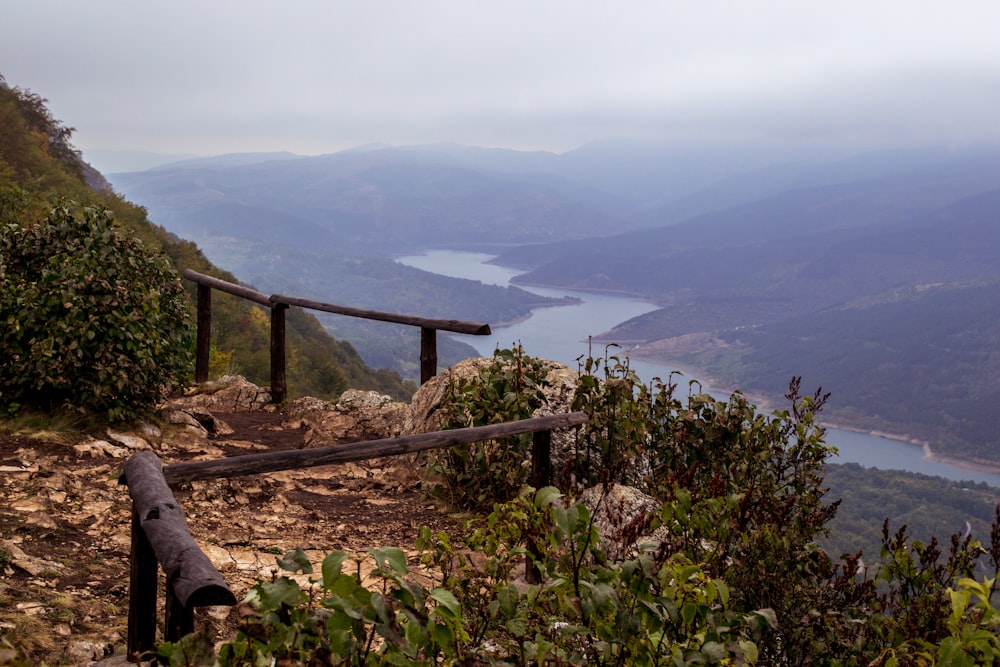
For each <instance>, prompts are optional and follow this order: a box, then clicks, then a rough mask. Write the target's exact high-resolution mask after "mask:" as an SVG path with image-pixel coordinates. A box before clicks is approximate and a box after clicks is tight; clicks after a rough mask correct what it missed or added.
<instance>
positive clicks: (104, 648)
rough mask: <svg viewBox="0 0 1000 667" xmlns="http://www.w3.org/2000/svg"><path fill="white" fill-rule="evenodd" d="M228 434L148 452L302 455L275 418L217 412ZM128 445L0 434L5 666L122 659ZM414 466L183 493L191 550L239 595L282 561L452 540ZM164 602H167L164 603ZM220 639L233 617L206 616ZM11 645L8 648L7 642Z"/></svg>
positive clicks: (298, 439) (331, 470)
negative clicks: (16, 654)
mask: <svg viewBox="0 0 1000 667" xmlns="http://www.w3.org/2000/svg"><path fill="white" fill-rule="evenodd" d="M213 415H214V416H215V417H216V418H218V419H220V420H221V421H222V422H224V423H225V424H227V425H228V426H229V428H231V429H232V432H226V433H220V434H217V435H214V436H212V437H211V438H209V439H207V440H206V439H200V440H199V439H190V438H187V439H186V438H182V437H176V438H174V437H171V436H169V435H164V436H163V437H162V442H153V440H152V439H151V441H150V442H151V446H152V448H153V450H154V451H156V452H157V453H158V454H159V455H160V457H161V459H163V461H164V464H169V463H174V462H178V461H183V460H191V459H194V458H217V457H219V456H236V455H240V454H246V453H250V452H255V451H272V450H278V449H289V448H299V447H302V446H303V438H304V431H303V430H301V429H297V428H287V427H286V425H284V424H283V417H282V415H280V414H276V413H267V412H244V413H213ZM129 454H130V451H129V450H128V448H127V447H123V446H121V445H120V444H119V443H115V442H113V441H101V440H97V441H95V440H92V439H87V438H76V439H72V440H65V439H60V438H55V437H41V438H28V437H24V436H16V435H12V434H11V433H9V432H5V431H3V430H0V498H2V502H0V665H2V664H5V656H6V657H7V658H9V657H10V656H11V655H12V647H11V646H12V645H13V646H14V647H16V648H17V649H18V650H20V651H21V652H23V653H24V654H25V656H26V657H27V659H28V664H34V663H38V662H41V661H45V662H48V663H49V664H54V663H55V664H59V663H62V664H67V663H68V664H90V662H91V661H92V660H94V659H99V658H102V657H106V656H108V655H112V654H116V655H121V654H123V653H124V638H125V636H126V613H127V608H128V556H129V539H130V538H129V517H130V512H131V504H130V499H129V497H128V492H127V489H126V488H125V487H123V486H120V485H119V484H118V482H117V478H118V475H119V473H120V471H121V466H122V464H123V463H124V460H125V457H126V456H127V455H129ZM421 484H422V477H421V474H420V472H419V466H416V465H414V462H413V461H412V460H399V459H396V460H375V461H370V462H364V463H361V464H344V465H338V466H325V467H320V468H311V469H308V470H299V471H284V472H279V473H272V474H268V475H253V476H247V477H241V478H235V479H231V480H215V481H206V482H193V483H190V484H185V485H181V486H180V487H179V488H177V489H175V496H176V497H177V499H178V501H179V502H180V503H181V505H182V507H183V508H184V510H185V513H186V516H187V518H188V524H189V527H190V529H191V533H192V534H193V535H194V537H195V540H196V541H198V543H199V545H201V546H202V549H203V550H204V551H205V552H206V553H207V554H208V555H209V557H210V558H211V559H212V560H213V562H215V564H216V566H217V567H219V569H220V571H221V572H222V574H223V576H224V577H225V578H226V581H227V583H228V584H229V585H230V587H231V588H232V589H233V592H234V593H235V594H236V596H237V598H241V597H242V596H243V595H245V593H246V591H247V590H248V589H249V587H250V586H252V585H253V583H254V582H255V581H256V579H257V578H258V577H264V578H267V577H270V576H271V572H272V571H274V570H275V569H276V568H275V556H276V555H280V554H283V553H285V552H286V551H288V550H290V549H293V548H295V547H302V548H303V549H305V550H306V552H307V554H309V556H310V558H311V560H312V561H313V563H314V564H315V565H317V566H318V564H319V562H320V561H321V560H322V558H323V556H325V555H326V554H327V553H329V552H330V551H333V550H343V551H346V552H348V553H350V554H352V555H358V556H362V555H364V554H365V552H366V549H367V548H369V547H382V546H389V545H392V546H399V547H402V548H403V549H404V550H406V551H407V554H408V556H410V563H411V565H412V566H413V567H414V577H416V578H423V575H422V574H421V572H420V569H419V563H418V555H417V554H416V552H415V551H413V544H414V540H415V539H416V536H417V533H418V530H419V529H420V527H421V526H425V525H426V526H430V527H431V528H432V529H433V530H435V531H439V530H446V531H448V532H449V533H453V534H454V533H456V532H457V531H459V530H460V525H459V522H458V521H457V520H455V519H454V518H452V517H450V516H449V515H448V514H446V513H444V512H442V511H440V510H439V509H438V507H436V506H435V504H434V503H433V502H431V501H429V500H428V499H427V498H426V497H425V496H424V495H423V494H422V493H421ZM160 599H161V601H162V595H161V597H160ZM199 622H204V623H209V624H213V625H214V626H215V627H216V630H217V632H218V635H219V636H220V637H221V636H225V635H226V634H227V633H230V632H232V628H233V622H232V620H231V619H230V617H229V614H228V610H227V609H221V610H210V613H205V614H201V616H200V619H199ZM5 641H6V643H7V645H5V644H4V642H5Z"/></svg>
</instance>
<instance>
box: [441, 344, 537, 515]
mask: <svg viewBox="0 0 1000 667" xmlns="http://www.w3.org/2000/svg"><path fill="white" fill-rule="evenodd" d="M545 376H546V371H545V368H544V362H543V361H542V360H541V359H537V358H534V357H529V356H527V355H526V354H524V349H523V348H522V347H521V346H520V345H518V346H517V347H515V348H512V349H509V350H507V349H501V350H497V351H496V352H495V353H494V355H493V361H492V363H490V365H489V366H487V367H486V368H484V369H483V370H482V371H481V372H480V373H479V375H477V376H476V377H474V378H471V379H465V378H461V379H459V380H458V381H455V382H452V383H451V384H450V385H449V387H448V390H449V396H448V400H447V401H446V402H445V404H444V410H445V411H446V415H445V422H444V428H446V429H447V428H465V427H468V426H487V425H489V424H501V423H503V422H506V421H516V420H519V419H527V418H529V417H531V416H532V415H533V414H534V412H535V410H537V409H538V408H539V407H540V406H541V405H543V403H544V402H545V397H544V395H543V393H542V390H543V388H544V386H545V383H546V380H545ZM433 458H434V470H435V471H436V472H437V473H439V474H440V475H441V477H442V478H443V481H444V484H443V485H442V486H441V487H440V490H441V491H442V493H443V494H444V495H445V496H446V497H447V499H448V500H449V502H451V503H452V504H454V505H456V506H458V507H462V508H465V509H476V510H480V511H485V512H488V511H489V510H490V508H492V507H493V503H496V502H505V501H507V500H510V499H511V498H513V497H515V496H516V495H517V493H518V491H520V489H521V487H522V486H523V485H524V484H525V483H526V482H527V481H528V474H529V472H530V461H531V434H530V433H529V434H526V435H521V436H515V437H512V438H504V439H502V440H496V441H490V442H478V443H473V444H470V445H458V446H455V447H450V448H448V449H443V450H439V451H437V452H436V453H435V455H434V457H433Z"/></svg>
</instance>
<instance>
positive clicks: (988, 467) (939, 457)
mask: <svg viewBox="0 0 1000 667" xmlns="http://www.w3.org/2000/svg"><path fill="white" fill-rule="evenodd" d="M631 356H634V357H635V358H637V359H640V360H644V361H648V362H650V363H656V364H661V365H674V366H677V371H678V372H680V373H682V374H683V375H685V376H686V377H689V378H691V379H693V380H697V381H698V382H699V383H701V385H702V387H703V388H705V390H706V391H710V392H715V393H717V394H725V395H732V394H733V393H734V390H731V389H722V388H721V387H720V384H721V383H720V382H719V381H718V379H717V378H714V377H712V376H711V375H710V374H708V373H703V372H701V371H700V370H699V369H696V368H693V367H691V366H685V367H681V366H679V365H677V364H675V363H673V361H672V360H669V359H667V360H664V359H662V358H659V357H657V356H656V355H642V354H632V355H631ZM739 392H740V393H741V394H743V395H744V396H746V397H747V399H748V400H749V401H750V402H751V403H753V404H754V405H756V406H757V408H758V409H759V410H761V411H764V412H768V413H772V412H774V411H775V410H777V409H778V407H777V404H776V399H774V398H773V397H769V396H765V395H763V394H755V393H748V392H745V391H742V390H739ZM820 426H822V427H823V428H832V429H837V430H840V431H848V432H851V433H860V434H862V435H868V436H871V437H874V438H883V439H885V440H895V441H897V442H904V443H907V444H909V445H912V446H914V447H920V448H921V451H922V452H923V455H922V458H923V459H924V460H926V461H931V462H934V463H941V464H944V465H950V466H954V467H956V468H961V469H963V470H968V471H969V472H975V473H982V474H991V475H1000V463H998V462H995V461H985V460H982V459H972V458H964V457H961V456H956V455H954V454H941V453H939V452H935V451H934V450H933V448H932V447H931V444H930V443H929V442H928V441H926V440H922V439H919V438H917V437H914V436H911V435H905V434H901V433H891V432H888V431H882V430H879V429H873V428H866V427H863V426H855V425H852V424H850V423H848V422H838V421H827V420H820Z"/></svg>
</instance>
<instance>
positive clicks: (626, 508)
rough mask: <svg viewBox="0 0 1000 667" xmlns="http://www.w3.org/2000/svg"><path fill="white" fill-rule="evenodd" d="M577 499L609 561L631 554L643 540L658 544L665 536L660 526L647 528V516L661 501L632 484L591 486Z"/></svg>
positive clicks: (636, 550)
mask: <svg viewBox="0 0 1000 667" xmlns="http://www.w3.org/2000/svg"><path fill="white" fill-rule="evenodd" d="M576 502H579V503H581V504H582V505H585V506H586V507H587V509H589V510H590V515H591V517H592V518H593V520H594V527H595V528H596V529H597V534H598V535H599V536H600V538H601V543H602V545H603V547H604V551H605V553H606V554H607V556H608V558H609V559H611V560H614V561H621V560H625V559H626V558H630V557H633V556H635V555H636V554H637V553H638V549H639V547H640V546H641V545H642V544H643V543H645V542H652V543H655V544H659V543H660V542H662V541H664V540H665V539H666V538H667V532H666V531H665V530H664V529H662V528H660V529H657V530H656V531H653V532H651V531H650V530H649V519H650V518H651V515H652V513H653V512H656V511H657V510H659V508H660V503H659V502H657V500H656V499H655V498H653V497H652V496H650V495H647V494H645V493H643V492H642V491H639V490H638V489H636V488H634V487H631V486H623V485H621V484H612V485H611V486H609V487H607V488H605V487H603V486H595V487H591V488H589V489H585V490H584V491H583V492H582V493H580V495H579V496H578V497H577V499H576Z"/></svg>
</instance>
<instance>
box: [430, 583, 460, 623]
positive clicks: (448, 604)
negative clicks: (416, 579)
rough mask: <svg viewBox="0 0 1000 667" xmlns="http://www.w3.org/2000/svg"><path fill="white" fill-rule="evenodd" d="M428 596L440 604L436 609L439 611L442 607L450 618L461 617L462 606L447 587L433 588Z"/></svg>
mask: <svg viewBox="0 0 1000 667" xmlns="http://www.w3.org/2000/svg"><path fill="white" fill-rule="evenodd" d="M430 597H431V599H432V600H434V601H436V602H437V603H438V604H439V605H440V607H438V609H437V610H436V611H440V610H441V609H442V608H443V609H445V610H447V611H448V613H449V615H451V617H452V618H461V617H462V606H461V605H460V604H459V602H458V598H456V597H455V594H454V593H452V592H451V591H449V590H448V589H446V588H440V587H438V588H435V589H434V590H432V591H431V594H430Z"/></svg>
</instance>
